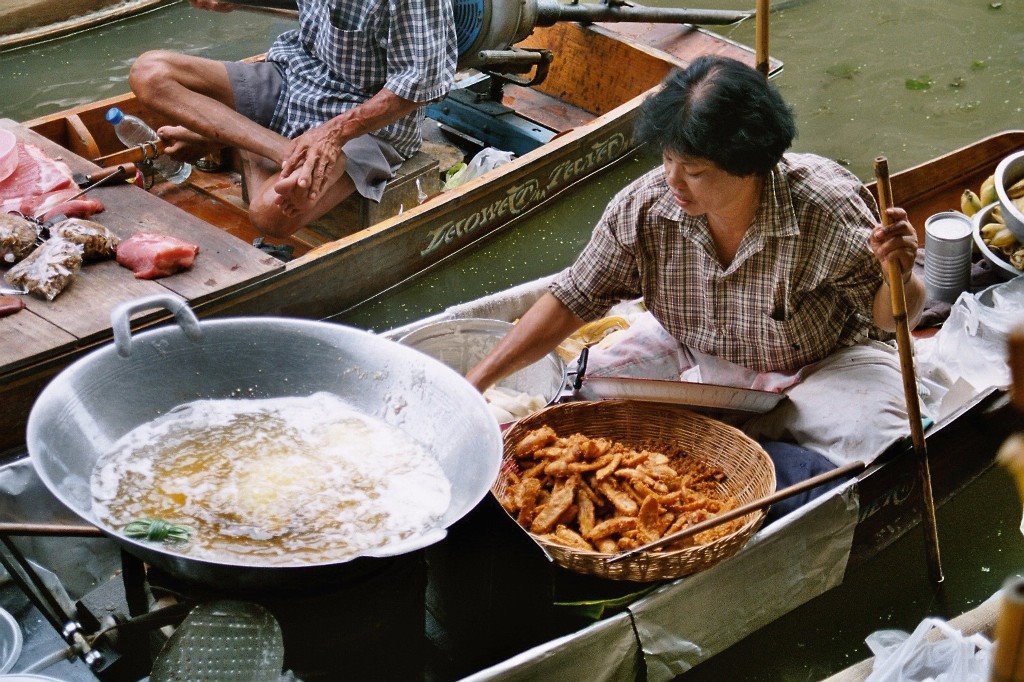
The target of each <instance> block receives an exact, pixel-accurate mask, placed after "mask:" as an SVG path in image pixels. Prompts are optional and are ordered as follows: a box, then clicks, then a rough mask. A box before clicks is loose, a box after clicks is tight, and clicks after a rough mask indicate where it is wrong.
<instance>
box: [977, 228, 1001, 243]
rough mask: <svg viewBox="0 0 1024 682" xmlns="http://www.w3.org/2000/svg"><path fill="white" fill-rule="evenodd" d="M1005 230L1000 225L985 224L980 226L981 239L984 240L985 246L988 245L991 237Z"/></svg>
mask: <svg viewBox="0 0 1024 682" xmlns="http://www.w3.org/2000/svg"><path fill="white" fill-rule="evenodd" d="M1005 229H1006V226H1005V225H1001V224H1000V223H987V224H985V225H982V226H981V238H982V239H984V240H985V243H986V244H988V243H989V242H991V241H992V238H993V237H995V236H996V235H997V234H999V232H1000V231H1001V230H1005Z"/></svg>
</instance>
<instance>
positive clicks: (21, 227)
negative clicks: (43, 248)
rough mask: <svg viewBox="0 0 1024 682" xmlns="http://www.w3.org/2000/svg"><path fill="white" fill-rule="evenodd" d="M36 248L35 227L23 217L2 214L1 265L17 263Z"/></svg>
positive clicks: (0, 226) (0, 235)
mask: <svg viewBox="0 0 1024 682" xmlns="http://www.w3.org/2000/svg"><path fill="white" fill-rule="evenodd" d="M35 248H36V227H35V225H33V224H32V223H31V222H30V221H28V220H25V219H24V218H22V217H21V216H16V215H11V214H9V213H0V263H6V264H8V265H9V264H11V263H17V262H18V261H20V260H21V259H23V258H25V257H26V256H28V255H29V254H30V253H32V250H33V249H35Z"/></svg>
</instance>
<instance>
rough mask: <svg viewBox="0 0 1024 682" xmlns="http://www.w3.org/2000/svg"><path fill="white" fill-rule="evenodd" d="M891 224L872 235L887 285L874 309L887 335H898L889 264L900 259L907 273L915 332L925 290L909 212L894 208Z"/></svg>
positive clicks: (878, 294)
mask: <svg viewBox="0 0 1024 682" xmlns="http://www.w3.org/2000/svg"><path fill="white" fill-rule="evenodd" d="M886 213H887V215H888V216H889V220H890V224H889V225H888V227H885V226H882V225H878V226H876V227H875V229H874V230H872V231H871V239H870V241H869V244H870V246H871V251H872V252H873V253H874V254H875V258H876V259H877V260H878V262H879V263H880V264H881V266H882V274H883V276H884V279H885V281H884V282H883V283H882V286H880V287H879V288H878V291H876V292H875V300H874V305H873V308H872V314H873V317H874V322H875V325H876V326H877V327H879V328H880V329H884V330H885V331H889V332H892V331H896V320H895V319H894V318H893V314H892V299H891V298H890V296H891V294H890V292H889V270H888V268H887V267H886V263H887V262H888V260H889V259H890V258H894V259H896V261H897V262H898V263H899V265H900V271H901V272H902V273H903V292H904V296H905V297H906V301H907V324H908V325H909V326H910V328H911V329H913V328H914V327H916V326H917V323H918V322H919V321H920V320H921V313H922V311H923V310H924V299H925V290H924V284H923V283H922V282H921V280H920V278H919V277H918V276H917V275H915V274H914V259H915V258H916V257H917V231H915V230H914V226H913V225H911V224H910V221H909V220H907V212H906V211H904V210H903V209H902V208H897V207H892V208H889V209H887V210H886Z"/></svg>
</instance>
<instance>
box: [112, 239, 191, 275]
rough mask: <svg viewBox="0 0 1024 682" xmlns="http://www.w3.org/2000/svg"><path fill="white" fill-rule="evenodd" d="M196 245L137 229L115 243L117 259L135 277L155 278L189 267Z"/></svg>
mask: <svg viewBox="0 0 1024 682" xmlns="http://www.w3.org/2000/svg"><path fill="white" fill-rule="evenodd" d="M197 253H199V247H198V246H196V245H195V244H189V243H188V242H185V241H182V240H180V239H177V238H175V237H168V236H166V235H162V234H152V233H149V232H136V233H135V234H133V235H132V236H131V237H129V238H128V239H126V240H125V241H123V242H121V244H120V245H119V246H118V247H117V262H118V263H120V264H121V265H123V266H124V267H126V268H128V269H129V270H131V271H132V272H134V273H135V277H136V278H138V279H156V278H157V277H167V276H168V275H173V274H174V273H176V272H178V271H180V270H184V269H186V268H190V267H192V263H194V262H195V259H196V254H197Z"/></svg>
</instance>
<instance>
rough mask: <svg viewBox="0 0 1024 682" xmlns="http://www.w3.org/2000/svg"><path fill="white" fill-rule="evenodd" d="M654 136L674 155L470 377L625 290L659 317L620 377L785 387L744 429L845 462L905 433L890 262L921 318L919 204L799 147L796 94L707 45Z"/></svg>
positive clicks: (652, 113) (644, 129)
mask: <svg viewBox="0 0 1024 682" xmlns="http://www.w3.org/2000/svg"><path fill="white" fill-rule="evenodd" d="M637 132H638V135H639V136H640V137H641V138H642V139H645V140H646V141H648V142H650V143H651V144H652V145H653V146H654V147H655V148H657V149H660V150H661V151H662V158H663V161H664V163H663V166H661V167H658V168H656V169H654V170H652V171H650V172H649V173H647V174H645V175H644V176H642V177H641V178H639V179H638V180H636V181H635V182H633V183H632V184H631V185H629V186H628V187H626V188H625V189H624V190H622V191H621V192H620V193H619V194H618V195H617V196H616V197H615V198H614V199H613V200H612V202H611V203H610V204H609V206H608V208H607V209H606V210H605V212H604V215H603V216H602V218H601V220H600V222H599V223H598V225H597V227H596V228H595V230H594V234H593V236H592V237H591V240H590V243H589V244H588V245H587V247H586V248H585V249H584V251H583V253H582V254H581V255H580V256H579V258H578V259H577V260H576V262H575V263H574V264H573V265H571V266H570V267H568V268H567V269H566V270H564V271H563V272H562V273H560V274H559V275H557V276H556V277H555V278H554V280H553V281H552V283H551V284H550V286H549V292H548V293H546V294H545V295H544V296H543V297H542V298H541V299H540V300H539V301H538V302H537V303H536V304H534V306H533V307H532V308H531V309H530V310H529V311H528V312H527V313H526V314H525V315H524V316H523V317H522V319H521V320H520V322H519V323H518V324H517V325H516V326H515V327H514V328H513V329H512V330H511V331H510V332H509V333H508V335H507V336H506V337H505V338H504V339H503V340H502V341H501V342H499V344H498V345H497V346H496V347H495V349H494V350H493V351H492V352H491V354H490V355H489V356H488V357H486V358H485V359H484V360H483V361H481V362H480V363H479V364H478V365H477V366H476V367H474V368H473V369H472V370H470V372H469V373H468V375H467V378H468V379H469V380H470V381H471V382H472V383H473V384H474V385H475V386H476V387H477V388H479V389H481V390H483V389H485V388H487V387H488V386H490V385H491V384H493V383H494V382H496V381H498V380H499V379H500V378H502V377H504V376H506V375H507V374H509V373H511V372H514V371H516V370H518V369H520V368H522V367H524V366H526V365H528V364H530V363H532V362H534V361H535V360H537V359H538V358H540V357H542V356H543V355H544V354H545V353H547V352H548V351H550V350H551V349H552V348H554V347H555V346H556V345H557V344H558V343H559V342H561V341H562V339H564V338H565V337H566V336H567V335H569V334H571V333H572V332H573V331H574V330H575V329H577V328H578V327H579V326H581V325H582V324H583V323H584V322H585V321H589V320H594V319H597V318H600V317H602V316H603V315H605V314H606V312H607V311H608V309H609V308H610V307H611V306H612V305H614V304H615V303H616V302H618V301H620V300H630V299H635V298H637V297H642V298H643V302H644V303H645V305H646V308H647V310H648V311H649V314H648V315H646V316H642V317H641V319H640V320H639V321H638V323H637V324H634V325H633V326H632V327H631V328H630V330H629V332H628V333H629V334H630V337H629V338H628V339H627V340H626V341H619V342H618V343H617V344H616V345H615V346H613V347H612V348H611V349H610V351H609V352H608V353H606V354H604V357H603V358H602V357H601V354H600V353H594V354H592V355H591V364H590V367H589V368H588V374H593V373H595V369H594V367H595V364H596V365H602V364H603V365H604V367H603V368H601V369H598V370H596V371H601V372H603V373H605V374H618V375H627V376H641V377H647V378H658V379H666V378H672V379H680V378H682V379H684V380H689V381H703V382H707V383H716V384H725V385H732V386H741V387H745V388H759V389H764V390H774V391H785V393H786V394H787V396H788V397H789V400H784V401H782V402H781V403H780V404H779V406H777V407H776V408H775V409H774V410H772V411H771V412H769V413H768V414H767V415H763V416H760V417H758V418H756V419H754V420H753V421H752V422H750V423H748V424H747V425H746V426H745V430H747V431H748V433H750V434H751V435H753V436H755V437H762V438H769V439H780V438H787V439H790V440H793V441H795V442H797V443H799V444H801V445H803V446H805V447H807V448H810V449H812V450H815V451H817V452H820V453H823V454H824V455H826V456H827V457H828V458H829V459H830V460H831V462H832V463H833V464H841V463H844V462H846V461H850V460H853V459H862V460H870V459H872V458H874V457H875V456H877V455H878V454H880V452H881V451H882V450H884V449H885V447H886V446H887V445H889V444H890V443H891V442H892V441H893V440H895V439H897V438H899V437H900V436H902V435H905V433H906V431H907V428H908V427H907V416H906V411H905V406H904V399H903V392H902V382H901V375H900V367H899V362H898V356H897V354H896V352H895V348H893V346H892V345H891V343H888V342H889V341H890V340H891V338H892V334H891V333H890V332H892V331H893V330H895V326H896V323H895V321H894V319H893V314H892V310H891V307H890V303H889V300H890V299H889V285H888V283H887V282H886V280H885V272H884V270H883V268H882V267H880V264H884V263H886V262H887V261H888V260H889V259H895V260H896V261H897V262H898V263H899V265H900V267H901V268H902V272H903V273H904V282H905V288H906V297H907V308H908V315H909V318H910V323H911V326H913V325H914V324H916V321H917V319H918V318H919V316H920V313H921V309H922V307H923V303H924V286H923V284H922V283H921V282H920V280H919V279H918V278H917V277H916V276H915V275H913V274H912V269H911V268H912V265H913V263H914V256H915V254H916V251H917V236H916V233H915V231H914V229H913V227H912V226H911V225H910V223H909V222H908V220H907V216H906V212H905V211H903V210H902V209H899V208H890V209H888V216H889V218H890V219H891V225H890V226H889V227H882V226H881V225H880V224H878V221H877V217H876V215H877V214H876V209H875V203H874V199H873V197H872V196H871V194H870V193H869V192H868V191H867V190H866V189H865V188H864V186H863V185H862V184H861V183H860V181H859V180H858V179H857V178H856V177H855V176H853V175H852V174H851V173H850V172H848V171H847V170H845V169H844V168H842V167H841V166H839V165H838V164H836V163H834V162H832V161H829V160H827V159H824V158H821V157H818V156H814V155H810V154H792V153H785V151H786V149H787V148H788V147H789V146H790V144H791V142H792V140H793V137H794V135H795V126H794V123H793V117H792V114H791V112H790V110H789V108H788V106H787V105H786V104H785V102H783V100H782V98H781V96H780V95H779V93H778V92H777V90H776V89H775V88H774V86H772V85H771V84H770V83H768V82H767V81H766V80H765V79H764V78H763V77H762V76H761V75H760V74H759V73H757V72H756V71H755V70H753V69H751V68H749V67H747V66H745V65H743V64H741V63H740V62H737V61H735V60H731V59H726V58H722V57H714V56H705V57H701V58H699V59H697V60H696V61H695V62H694V63H693V64H692V65H690V66H689V67H688V68H686V69H685V70H683V71H680V72H676V73H674V74H673V75H671V76H670V77H669V78H668V79H667V81H666V83H665V86H664V88H663V89H662V90H661V91H660V92H659V93H657V94H656V95H654V96H652V97H651V98H650V99H649V100H648V101H647V102H646V103H645V104H644V107H643V109H642V111H641V114H640V118H639V121H638V131H637Z"/></svg>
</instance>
